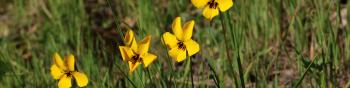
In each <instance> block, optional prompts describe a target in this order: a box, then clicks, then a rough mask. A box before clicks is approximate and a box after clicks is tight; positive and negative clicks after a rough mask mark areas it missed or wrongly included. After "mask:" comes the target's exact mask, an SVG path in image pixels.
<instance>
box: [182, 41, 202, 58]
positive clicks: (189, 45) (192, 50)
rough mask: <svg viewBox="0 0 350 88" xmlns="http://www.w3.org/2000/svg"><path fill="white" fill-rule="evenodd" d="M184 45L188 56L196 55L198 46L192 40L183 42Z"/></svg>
mask: <svg viewBox="0 0 350 88" xmlns="http://www.w3.org/2000/svg"><path fill="white" fill-rule="evenodd" d="M184 44H185V45H186V49H187V52H188V56H192V55H194V54H196V53H198V51H199V49H200V48H199V44H198V43H197V42H196V41H194V40H192V39H191V40H189V41H186V42H184Z"/></svg>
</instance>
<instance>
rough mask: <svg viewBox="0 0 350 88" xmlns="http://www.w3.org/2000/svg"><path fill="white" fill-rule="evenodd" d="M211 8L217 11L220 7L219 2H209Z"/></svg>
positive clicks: (213, 0) (212, 0)
mask: <svg viewBox="0 0 350 88" xmlns="http://www.w3.org/2000/svg"><path fill="white" fill-rule="evenodd" d="M207 5H209V8H212V9H216V7H218V2H215V0H211V1H210V2H208V4H207Z"/></svg>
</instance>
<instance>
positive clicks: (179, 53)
mask: <svg viewBox="0 0 350 88" xmlns="http://www.w3.org/2000/svg"><path fill="white" fill-rule="evenodd" d="M169 55H170V57H171V58H173V59H175V60H176V61H177V62H181V61H183V60H185V59H186V51H185V50H182V49H179V48H173V49H171V50H170V51H169Z"/></svg>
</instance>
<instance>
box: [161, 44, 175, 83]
mask: <svg viewBox="0 0 350 88" xmlns="http://www.w3.org/2000/svg"><path fill="white" fill-rule="evenodd" d="M162 42H163V44H165V42H164V38H163V37H162ZM163 47H164V48H165V49H166V51H168V47H167V46H163ZM166 55H167V57H168V62H169V64H168V65H170V66H169V67H170V69H171V75H170V79H169V82H170V83H172V79H173V77H174V72H175V71H174V68H173V63H172V61H171V58H170V56H169V54H166Z"/></svg>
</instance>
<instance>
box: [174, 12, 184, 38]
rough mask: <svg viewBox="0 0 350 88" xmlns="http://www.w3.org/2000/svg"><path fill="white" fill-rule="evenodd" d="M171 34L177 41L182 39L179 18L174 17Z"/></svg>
mask: <svg viewBox="0 0 350 88" xmlns="http://www.w3.org/2000/svg"><path fill="white" fill-rule="evenodd" d="M172 29H173V33H174V34H175V36H176V37H177V38H178V39H182V28H181V17H176V18H175V20H174V21H173V24H172Z"/></svg>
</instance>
